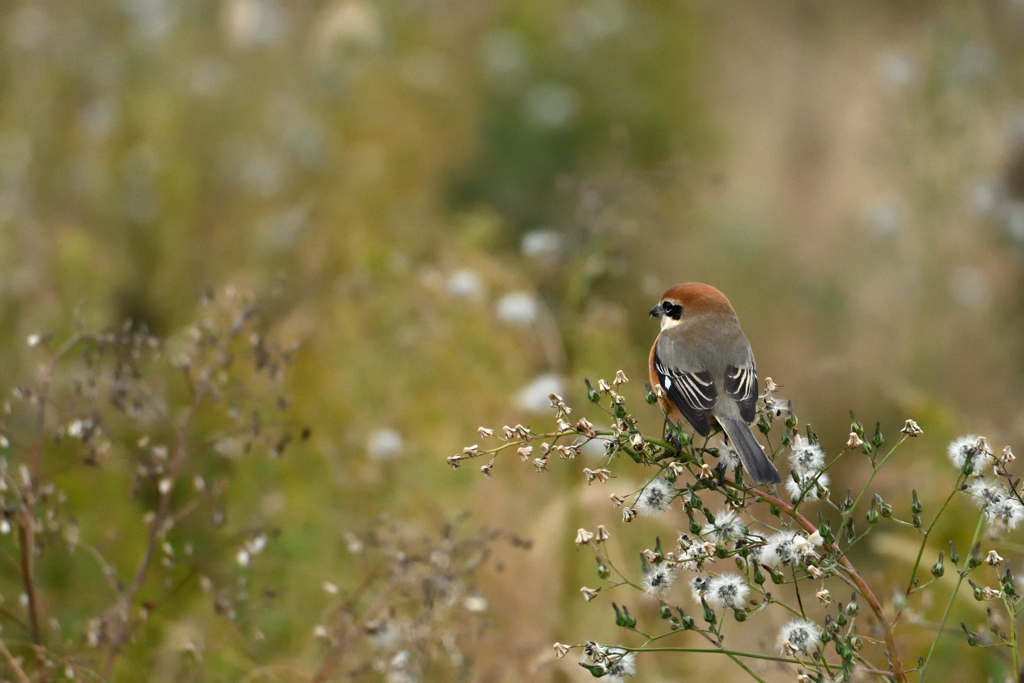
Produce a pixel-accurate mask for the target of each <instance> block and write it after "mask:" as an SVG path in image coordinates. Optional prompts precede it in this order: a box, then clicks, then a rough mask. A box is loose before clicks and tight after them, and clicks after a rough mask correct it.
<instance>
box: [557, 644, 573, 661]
mask: <svg viewBox="0 0 1024 683" xmlns="http://www.w3.org/2000/svg"><path fill="white" fill-rule="evenodd" d="M553 647H554V648H555V656H556V657H558V658H559V659H561V658H562V657H564V656H565V655H567V654H569V649H570V648H569V646H568V645H565V644H564V643H555V644H554V646H553Z"/></svg>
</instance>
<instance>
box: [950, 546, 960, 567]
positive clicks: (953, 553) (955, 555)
mask: <svg viewBox="0 0 1024 683" xmlns="http://www.w3.org/2000/svg"><path fill="white" fill-rule="evenodd" d="M949 559H950V560H951V561H952V562H953V564H960V553H958V552H957V551H956V548H954V547H953V541H950V542H949Z"/></svg>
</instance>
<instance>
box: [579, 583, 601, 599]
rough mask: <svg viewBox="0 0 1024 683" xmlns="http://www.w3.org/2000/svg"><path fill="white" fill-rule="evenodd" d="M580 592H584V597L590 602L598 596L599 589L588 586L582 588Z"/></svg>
mask: <svg viewBox="0 0 1024 683" xmlns="http://www.w3.org/2000/svg"><path fill="white" fill-rule="evenodd" d="M580 593H583V599H584V600H586V601H587V602H590V601H591V600H593V599H594V598H596V597H597V591H596V590H594V589H593V588H587V587H586V586H583V588H580Z"/></svg>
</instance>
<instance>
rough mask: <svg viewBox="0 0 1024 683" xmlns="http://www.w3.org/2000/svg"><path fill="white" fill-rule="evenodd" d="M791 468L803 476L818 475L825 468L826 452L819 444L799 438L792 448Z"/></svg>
mask: <svg viewBox="0 0 1024 683" xmlns="http://www.w3.org/2000/svg"><path fill="white" fill-rule="evenodd" d="M789 466H790V468H791V469H792V470H793V471H794V472H795V473H797V474H798V475H801V476H806V475H809V474H817V473H818V472H820V471H821V470H822V469H824V467H825V451H823V450H821V446H819V445H818V444H816V443H809V442H808V441H807V439H805V438H804V437H802V436H797V437H796V439H794V441H793V445H792V446H791V447H790V453H789Z"/></svg>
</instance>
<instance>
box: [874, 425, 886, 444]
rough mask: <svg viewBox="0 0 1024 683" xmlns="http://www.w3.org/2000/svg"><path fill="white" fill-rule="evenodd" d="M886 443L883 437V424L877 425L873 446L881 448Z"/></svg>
mask: <svg viewBox="0 0 1024 683" xmlns="http://www.w3.org/2000/svg"><path fill="white" fill-rule="evenodd" d="M883 443H885V437H883V436H882V423H881V422H876V423H875V435H874V436H872V437H871V445H872V446H874V447H875V448H881V447H882V444H883Z"/></svg>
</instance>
